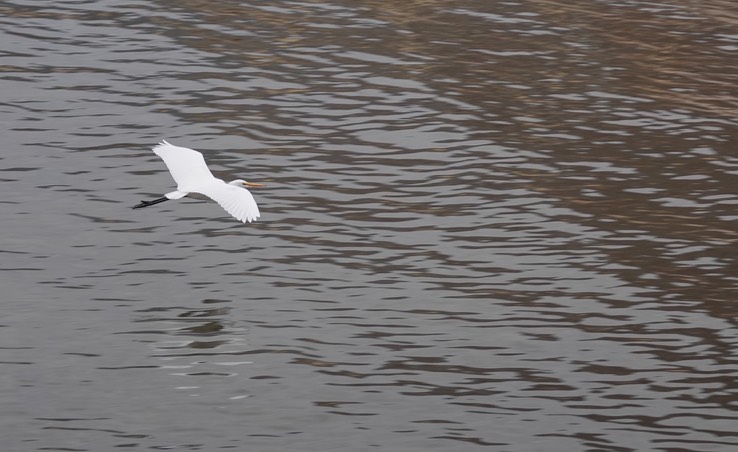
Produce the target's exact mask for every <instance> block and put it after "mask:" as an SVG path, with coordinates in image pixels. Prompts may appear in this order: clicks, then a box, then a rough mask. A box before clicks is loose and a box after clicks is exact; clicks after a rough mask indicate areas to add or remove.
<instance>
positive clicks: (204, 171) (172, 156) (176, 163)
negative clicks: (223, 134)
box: [153, 140, 215, 192]
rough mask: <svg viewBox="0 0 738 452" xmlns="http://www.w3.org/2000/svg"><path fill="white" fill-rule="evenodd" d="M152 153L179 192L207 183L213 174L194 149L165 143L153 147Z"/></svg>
mask: <svg viewBox="0 0 738 452" xmlns="http://www.w3.org/2000/svg"><path fill="white" fill-rule="evenodd" d="M153 151H154V153H155V154H156V155H158V156H159V157H161V159H162V160H164V163H165V164H166V165H167V168H169V172H170V173H172V177H173V178H174V181H175V182H176V183H177V188H178V190H180V191H184V192H187V191H192V190H189V188H192V187H196V186H199V185H202V184H207V183H209V182H210V181H211V180H212V179H215V178H214V177H213V174H212V173H211V172H210V170H209V169H208V166H207V165H206V164H205V158H203V156H202V154H201V153H199V152H197V151H196V150H194V149H189V148H183V147H180V146H175V145H173V144H169V143H167V142H166V141H163V140H162V142H161V143H159V144H158V145H157V146H154V149H153Z"/></svg>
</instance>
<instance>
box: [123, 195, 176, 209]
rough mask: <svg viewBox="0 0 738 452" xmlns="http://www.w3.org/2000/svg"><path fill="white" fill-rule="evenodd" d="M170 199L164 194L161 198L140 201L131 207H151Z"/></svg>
mask: <svg viewBox="0 0 738 452" xmlns="http://www.w3.org/2000/svg"><path fill="white" fill-rule="evenodd" d="M164 201H169V198H167V197H166V196H162V197H161V198H157V199H154V200H153V201H141V202H140V203H138V204H136V205H135V206H133V207H131V208H132V209H140V208H141V207H149V206H153V205H154V204H159V203H160V202H164Z"/></svg>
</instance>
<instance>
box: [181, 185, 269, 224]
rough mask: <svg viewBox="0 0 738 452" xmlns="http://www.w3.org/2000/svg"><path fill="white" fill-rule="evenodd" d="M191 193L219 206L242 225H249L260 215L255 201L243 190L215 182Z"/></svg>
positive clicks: (249, 193)
mask: <svg viewBox="0 0 738 452" xmlns="http://www.w3.org/2000/svg"><path fill="white" fill-rule="evenodd" d="M193 191H195V192H197V193H201V194H203V195H205V196H207V197H208V198H211V199H212V200H213V201H215V202H217V203H218V204H220V206H221V207H223V208H224V209H225V210H226V212H228V213H230V214H231V215H233V217H235V218H236V219H237V220H239V221H242V222H244V223H246V222H247V221H248V222H249V223H251V222H252V221H254V220H256V219H257V218H259V216H260V215H261V214H260V213H259V207H258V206H257V205H256V201H254V197H253V196H252V195H251V192H249V191H248V190H246V189H245V188H241V187H237V186H235V185H229V184H226V183H225V182H223V181H221V180H216V181H213V182H212V183H210V184H208V185H205V186H200V187H198V188H197V190H193Z"/></svg>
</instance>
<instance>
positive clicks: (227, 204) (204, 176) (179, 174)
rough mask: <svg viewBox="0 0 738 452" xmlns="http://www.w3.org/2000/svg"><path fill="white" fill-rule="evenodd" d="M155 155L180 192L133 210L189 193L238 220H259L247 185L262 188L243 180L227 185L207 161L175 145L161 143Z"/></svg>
mask: <svg viewBox="0 0 738 452" xmlns="http://www.w3.org/2000/svg"><path fill="white" fill-rule="evenodd" d="M153 151H154V153H155V154H156V155H158V156H159V157H161V159H162V160H164V163H165V164H166V165H167V168H168V169H169V172H170V173H171V174H172V178H174V181H175V182H176V183H177V190H175V191H172V192H169V193H167V194H166V195H164V196H163V197H161V198H158V199H155V200H153V201H141V203H140V204H136V205H135V206H133V208H134V209H138V208H141V207H148V206H151V205H154V204H158V203H160V202H164V201H168V200H170V199H180V198H183V197H185V196H187V195H188V194H190V193H200V194H203V195H205V196H207V197H208V198H210V199H212V200H213V201H215V202H217V203H218V204H220V205H221V207H223V208H224V209H225V210H226V212H228V213H229V214H231V215H233V217H235V218H236V219H237V220H239V221H242V222H244V223H245V222H247V221H248V222H249V223H251V222H252V221H254V220H256V219H257V218H259V216H260V213H259V207H258V206H257V205H256V201H254V197H253V196H252V195H251V193H250V192H249V191H248V190H246V189H245V188H244V186H245V185H246V186H260V185H261V184H253V183H250V182H246V181H244V180H241V179H237V180H234V181H231V182H229V183H225V182H224V181H222V180H221V179H218V178H216V177H215V176H213V174H212V173H211V172H210V170H209V169H208V166H207V165H206V164H205V158H204V157H203V156H202V154H201V153H199V152H197V151H195V150H194V149H189V148H183V147H180V146H174V145H173V144H169V143H167V142H166V141H162V142H161V143H159V144H158V145H157V146H155V147H154V149H153Z"/></svg>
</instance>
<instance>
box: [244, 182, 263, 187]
mask: <svg viewBox="0 0 738 452" xmlns="http://www.w3.org/2000/svg"><path fill="white" fill-rule="evenodd" d="M243 184H244V185H245V186H247V187H265V186H266V185H265V184H255V183H253V182H244V183H243Z"/></svg>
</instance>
